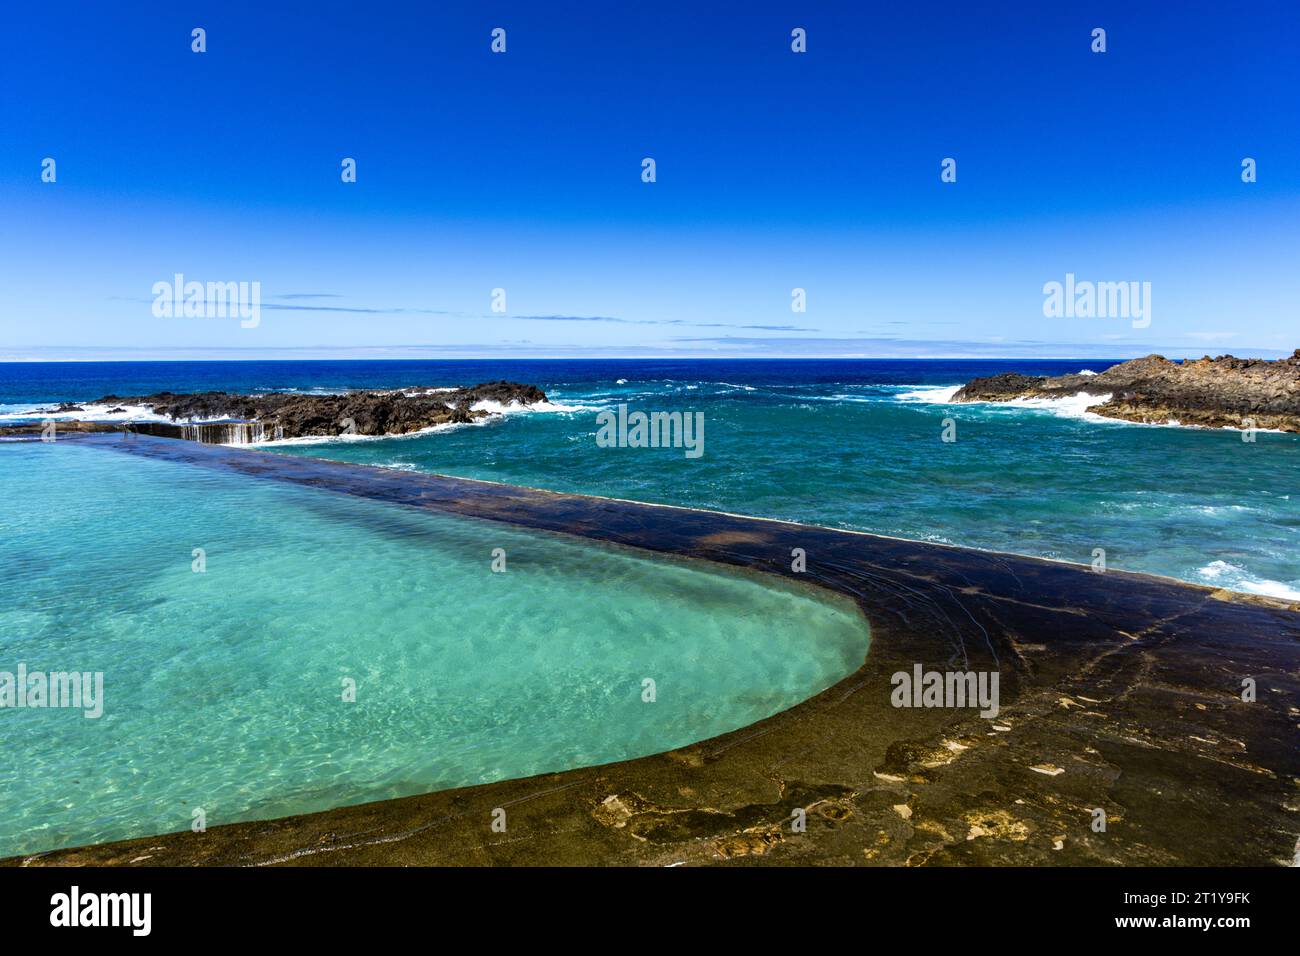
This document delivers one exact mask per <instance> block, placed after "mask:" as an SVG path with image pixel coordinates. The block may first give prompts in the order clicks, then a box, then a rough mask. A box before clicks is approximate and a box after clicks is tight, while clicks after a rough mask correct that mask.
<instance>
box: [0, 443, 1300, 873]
mask: <svg viewBox="0 0 1300 956" xmlns="http://www.w3.org/2000/svg"><path fill="white" fill-rule="evenodd" d="M74 440H77V441H93V442H94V443H95V444H97V445H103V446H105V447H108V448H112V449H113V450H117V451H125V452H129V453H134V454H144V455H149V456H156V457H163V458H168V459H172V460H184V461H189V462H190V463H192V464H196V465H202V466H206V467H216V468H222V469H228V470H232V471H237V472H241V473H245V474H249V475H256V476H258V477H263V478H272V479H275V480H282V481H289V482H293V483H297V484H304V485H310V486H313V487H319V488H326V489H329V490H333V491H338V492H342V493H347V494H356V495H362V496H365V497H370V498H376V499H379V500H386V501H391V502H394V503H398V504H403V505H406V506H411V507H421V508H429V509H433V510H442V511H450V512H454V513H457V514H466V515H470V516H474V517H481V518H488V519H490V520H498V521H505V522H507V523H510V524H514V525H519V526H522V527H527V528H532V529H536V530H544V531H556V532H560V533H563V534H567V535H577V536H579V537H584V538H589V539H591V540H597V541H607V542H610V543H615V544H624V545H629V546H631V547H635V548H638V549H641V550H648V551H654V552H660V553H663V554H669V555H677V556H682V557H689V558H697V559H703V560H707V561H711V562H717V563H722V564H726V565H731V566H733V567H740V568H745V569H748V570H752V571H759V572H764V573H768V574H778V575H781V576H783V577H785V578H787V579H789V580H791V581H792V582H797V583H804V584H816V585H818V586H820V587H823V588H827V589H829V590H831V591H833V592H835V593H836V594H839V595H843V596H847V597H849V598H851V599H852V600H853V601H854V603H855V604H856V605H857V606H858V608H859V609H860V611H861V612H862V613H863V615H864V617H865V618H866V619H867V622H868V627H869V632H870V653H869V654H868V656H867V658H866V660H865V661H864V663H863V665H862V666H861V667H859V668H858V670H857V671H855V672H854V673H853V674H851V675H849V676H848V677H846V678H845V679H844V680H842V681H840V682H838V683H836V684H835V685H833V686H832V687H830V688H828V689H827V690H825V691H823V692H822V693H820V694H818V695H816V696H814V697H812V698H811V699H809V700H807V701H805V702H803V703H801V704H798V705H796V706H794V707H793V708H790V709H788V710H785V711H783V712H781V713H779V714H776V715H774V716H772V717H769V718H766V719H764V720H762V721H759V722H758V723H756V724H752V725H750V726H748V727H745V728H742V729H740V730H736V731H733V732H731V733H729V734H725V735H723V736H720V737H716V738H712V739H709V740H705V741H702V742H700V743H697V744H694V745H691V746H688V747H685V748H680V749H677V750H674V751H670V752H668V753H664V754H659V755H655V756H650V757H641V758H636V759H634V760H629V761H624V762H620V763H614V764H604V765H600V766H596V767H587V768H583V769H577V770H570V771H565V772H562V773H556V774H546V775H542V776H539V777H531V778H525V779H517V780H507V781H500V782H497V783H491V784H483V785H479V786H474V787H468V788H463V789H459V790H445V791H439V792H436V793H432V794H426V795H421V796H415V797H404V798H399V799H395V800H387V801H381V802H377V803H369V804H361V805H357V806H351V807H342V808H338V809H335V810H328V811H323V812H320V813H313V814H308V815H304V816H297V817H286V818H281V819H277V820H271V821H260V822H250V823H241V824H230V825H226V826H219V827H212V828H211V829H209V830H208V831H207V832H206V833H202V834H195V833H190V832H182V833H174V834H168V835H164V836H157V837H147V838H141V839H133V840H127V841H121V842H117V843H108V844H99V845H95V846H90V847H82V848H74V849H67V850H58V851H53V852H50V853H45V854H39V855H36V856H28V857H16V858H12V859H10V860H7V861H3V862H4V863H6V864H8V865H40V864H88V865H113V864H136V865H151V866H153V865H195V864H210V865H236V866H248V865H251V866H260V865H284V864H295V863H296V864H306V865H335V864H349V865H372V864H380V865H410V864H415V865H486V864H491V865H498V864H516V865H528V864H658V865H672V864H678V863H687V864H695V863H716V862H723V861H744V862H763V863H776V864H801V863H831V864H851V863H875V864H909V865H915V864H925V863H929V864H1022V865H1023V864H1053V863H1060V864H1073V865H1092V864H1109V863H1124V864H1144V863H1145V864H1155V865H1162V864H1189V865H1210V864H1214V865H1236V864H1241V865H1266V864H1272V863H1279V864H1280V863H1286V862H1290V861H1291V860H1292V858H1293V856H1294V853H1295V846H1296V837H1297V834H1300V815H1298V814H1297V813H1296V812H1295V811H1296V809H1300V790H1298V789H1297V781H1298V780H1300V755H1298V754H1297V751H1296V748H1295V747H1294V744H1293V739H1294V732H1295V724H1296V721H1297V716H1296V714H1297V713H1300V711H1297V710H1296V709H1295V708H1296V707H1297V704H1298V703H1300V613H1297V610H1296V608H1295V607H1294V606H1288V605H1286V604H1285V603H1284V602H1277V601H1271V600H1267V599H1264V600H1260V599H1250V598H1248V597H1247V596H1244V595H1237V594H1235V593H1232V592H1219V591H1213V590H1212V589H1209V588H1205V587H1202V586H1197V585H1190V584H1183V583H1181V582H1176V581H1172V580H1169V579H1163V578H1157V577H1153V576H1149V575H1140V574H1131V573H1125V572H1116V571H1112V572H1108V573H1106V574H1095V573H1093V572H1091V571H1090V570H1086V569H1084V568H1080V567H1078V566H1074V565H1069V564H1064V563H1060V562H1050V561H1046V560H1041V559H1035V558H1027V557H1019V556H1015V555H1006V554H1000V553H994V552H985V551H973V550H967V549H962V548H955V547H953V546H941V545H932V544H926V543H923V542H911V541H905V540H902V539H895V538H885V537H881V536H876V535H870V534H864V533H861V532H848V531H838V530H836V529H830V528H819V527H812V526H805V525H797V524H792V523H789V522H781V521H773V520H771V519H751V518H745V517H743V516H738V515H728V514H724V513H721V512H702V511H694V510H690V509H682V508H675V507H673V506H671V505H660V504H641V503H638V502H628V501H621V500H617V499H605V498H588V497H584V496H580V495H571V494H560V493H555V492H547V491H541V490H537V489H523V488H516V487H514V486H508V485H494V484H492V483H490V482H476V481H472V480H468V479H456V478H447V477H444V476H435V475H421V474H414V473H408V472H392V471H386V470H384V469H376V468H371V467H368V466H360V465H349V464H342V463H336V462H328V461H323V460H320V459H311V458H296V457H290V456H281V455H275V454H273V453H265V452H256V451H250V450H245V449H232V448H221V447H214V446H203V445H196V444H193V443H186V442H175V441H169V440H167V439H150V438H144V437H137V438H133V439H124V438H122V437H121V436H110V435H86V436H78V437H76V438H75V439H74ZM793 548H803V549H804V550H805V551H806V553H807V562H808V570H807V572H806V573H804V574H798V573H796V572H795V571H793V570H791V569H790V554H791V550H792V549H793ZM918 664H919V665H921V666H922V667H923V669H925V670H947V669H960V670H985V671H992V670H997V671H998V672H999V674H1000V675H1001V711H1000V714H999V716H998V718H997V719H994V720H988V719H985V718H981V717H979V716H978V715H976V714H975V712H974V711H970V710H953V709H924V708H922V709H913V708H895V707H893V706H891V703H890V692H891V690H892V684H891V681H890V677H891V675H892V674H894V673H896V672H899V671H902V672H911V671H912V670H913V668H914V667H915V666H916V665H918ZM1246 677H1250V678H1252V679H1254V680H1255V681H1256V683H1257V686H1258V699H1257V701H1256V702H1255V703H1252V704H1246V703H1243V702H1242V701H1241V700H1240V699H1239V697H1238V694H1239V693H1240V686H1241V681H1242V679H1244V678H1246ZM1000 728H1006V729H1000ZM1160 794H1163V796H1161V795H1160ZM1227 807H1232V808H1233V809H1232V811H1231V813H1228V812H1225V808H1227ZM496 808H504V809H505V810H506V812H507V831H506V832H505V833H495V832H493V831H492V829H491V822H492V811H493V810H494V809H496ZM1097 809H1101V810H1103V811H1105V813H1106V816H1107V820H1108V827H1107V829H1106V831H1105V832H1104V833H1099V832H1095V831H1094V829H1093V821H1094V819H1095V814H1094V811H1095V810H1097ZM797 810H803V811H804V815H805V816H806V820H807V826H806V831H804V832H796V831H795V830H794V829H793V828H792V827H791V820H792V814H794V813H795V811H797Z"/></svg>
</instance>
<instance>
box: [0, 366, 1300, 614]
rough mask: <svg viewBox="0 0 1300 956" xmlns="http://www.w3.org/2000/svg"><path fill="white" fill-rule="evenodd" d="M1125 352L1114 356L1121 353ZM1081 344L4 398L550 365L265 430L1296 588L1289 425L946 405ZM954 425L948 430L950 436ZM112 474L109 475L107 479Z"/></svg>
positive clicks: (332, 449)
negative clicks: (342, 426) (528, 403)
mask: <svg viewBox="0 0 1300 956" xmlns="http://www.w3.org/2000/svg"><path fill="white" fill-rule="evenodd" d="M1116 361H1118V360H1116ZM1111 364H1114V362H1110V361H1098V360H1095V359H1077V360H1051V361H1042V360H1038V361H1035V360H1025V359H1000V360H999V359H994V360H841V359H836V360H643V359H637V360H632V359H628V360H623V359H618V360H581V361H580V360H475V361H456V360H409V361H338V362H330V361H313V362H278V361H271V362H104V363H96V362H76V363H39V364H38V363H22V364H6V365H0V416H3V417H5V418H9V419H20V418H30V417H40V415H41V413H42V408H41V406H43V405H45V404H46V403H50V402H57V401H65V400H79V401H88V400H91V399H94V398H98V397H100V396H101V395H104V394H107V393H116V394H119V395H122V394H140V393H147V392H154V391H161V390H171V391H177V392H187V391H201V390H208V389H224V390H230V391H268V390H293V391H307V392H311V391H316V392H329V391H338V390H345V389H350V388H384V387H394V388H395V387H404V386H450V385H469V384H474V383H476V382H481V381H488V380H494V379H511V380H515V381H520V382H527V383H532V384H536V385H539V386H540V387H542V388H543V389H544V390H545V391H546V393H547V395H548V397H549V399H550V402H549V403H548V404H547V405H546V406H544V407H543V408H542V409H541V410H524V411H508V413H507V414H505V415H503V416H500V417H495V418H492V419H490V420H488V421H487V422H486V423H483V424H475V425H467V426H453V427H448V428H444V429H439V430H437V431H435V432H432V433H427V434H421V435H415V436H408V437H401V438H341V439H330V440H311V441H297V442H292V443H287V444H273V445H268V446H263V448H264V449H265V450H270V451H276V452H280V453H282V454H291V455H313V456H319V457H323V458H331V459H335V460H341V461H350V462H356V463H361V464H367V465H377V466H381V467H385V468H395V469H403V470H408V471H428V472H437V473H443V474H450V475H457V476H462V477H467V478H479V479H486V480H491V481H502V482H509V483H513V484H521V485H527V486H531V487H539V488H548V489H553V490H557V491H568V492H578V493H583V494H593V495H604V496H609V497H617V498H630V499H635V500H641V501H650V502H662V503H669V504H677V505H685V506H690V507H697V508H710V509H718V510H723V511H730V512H736V513H740V514H747V515H756V516H761V517H769V518H781V519H788V520H792V521H801V522H807V523H812V524H819V525H826V526H830V527H835V528H846V529H854V530H861V531H871V532H876V533H880V534H887V535H895V536H899V537H904V538H912V539H918V540H924V541H933V542H941V543H945V544H954V545H963V546H967V547H975V548H987V549H994V550H999V551H1011V552H1017V553H1021V554H1028V555H1036V556H1041V557H1047V558H1054V559H1058V560H1064V561H1072V562H1078V563H1083V564H1089V563H1093V562H1094V561H1096V560H1098V559H1099V556H1104V560H1105V562H1106V566H1107V567H1110V568H1122V569H1126V570H1132V571H1145V572H1150V573H1155V574H1163V575H1169V576H1172V577H1175V578H1179V579H1182V580H1185V581H1191V582H1194V583H1198V584H1208V585H1213V586H1218V587H1225V588H1231V589H1235V590H1241V591H1246V592H1251V593H1256V594H1266V595H1273V596H1278V597H1284V598H1290V599H1293V600H1300V436H1298V435H1293V434H1291V435H1284V434H1272V433H1260V434H1258V435H1257V436H1256V441H1254V442H1244V441H1242V437H1241V435H1240V433H1238V432H1236V431H1231V430H1226V429H1224V430H1207V429H1194V428H1182V427H1177V426H1147V425H1135V424H1130V423H1125V422H1117V421H1111V420H1106V419H1101V418H1099V417H1097V416H1094V415H1090V414H1088V413H1086V411H1085V410H1084V407H1085V405H1086V402H1084V401H1076V400H1062V401H1054V402H1045V401H1040V402H1025V403H1019V404H1015V405H954V404H951V403H950V402H949V399H950V398H951V395H952V392H953V391H954V390H955V388H956V387H957V386H958V385H960V384H962V383H964V382H966V381H968V380H969V379H971V378H974V377H976V376H982V375H990V374H994V373H997V372H1002V371H1018V372H1023V373H1026V374H1039V375H1056V374H1061V373H1064V372H1078V371H1081V370H1083V369H1091V370H1093V371H1101V370H1102V369H1104V368H1106V367H1108V366H1109V365H1111ZM620 405H626V406H627V407H628V410H629V411H638V410H639V411H644V412H647V413H650V412H656V411H658V412H678V411H679V412H683V413H696V414H699V415H702V421H703V423H704V442H703V446H702V447H703V454H701V455H700V456H699V457H687V456H686V455H684V454H683V451H682V449H680V448H630V447H603V446H602V444H601V443H599V442H598V441H597V433H598V430H599V426H598V422H597V415H598V414H599V413H600V412H601V411H603V410H616V409H617V408H618V406H620ZM945 432H947V434H948V436H949V437H951V438H953V439H954V440H952V441H944V440H943V437H944V434H945ZM104 492H105V493H106V494H112V493H113V490H112V489H111V488H105V489H104Z"/></svg>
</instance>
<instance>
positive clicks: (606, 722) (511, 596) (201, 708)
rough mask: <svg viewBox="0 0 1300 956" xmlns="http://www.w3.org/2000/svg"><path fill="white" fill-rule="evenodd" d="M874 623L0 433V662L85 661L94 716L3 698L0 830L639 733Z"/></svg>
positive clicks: (632, 560)
mask: <svg viewBox="0 0 1300 956" xmlns="http://www.w3.org/2000/svg"><path fill="white" fill-rule="evenodd" d="M195 548H201V549H203V551H204V553H205V560H206V570H205V571H204V572H202V573H197V572H195V571H194V570H193V561H194V560H195V559H194V557H193V550H194V549H195ZM496 548H500V549H503V550H504V552H505V561H506V564H505V567H506V571H505V572H504V573H494V572H493V571H492V570H491V565H492V558H493V549H496ZM866 648H867V632H866V625H865V623H864V621H863V620H862V619H861V617H860V616H859V615H858V613H857V612H856V610H855V609H853V608H852V607H851V606H849V605H847V604H845V603H842V602H840V601H839V600H838V599H831V598H828V597H824V596H822V595H821V593H820V592H813V591H810V590H807V591H806V590H802V589H792V588H790V587H787V586H786V585H784V584H781V583H779V582H778V581H777V579H767V578H764V579H761V580H760V579H758V578H755V577H750V576H744V575H741V574H739V573H730V572H728V571H726V570H724V569H720V568H716V567H713V566H711V565H703V564H699V563H693V562H669V561H666V560H660V559H652V558H648V557H646V556H642V555H640V554H638V553H636V552H632V551H627V550H622V549H615V548H610V547H601V546H597V545H591V544H584V543H580V542H578V541H576V540H571V539H567V538H563V537H559V536H547V535H541V534H532V533H524V532H520V531H516V530H511V529H509V528H504V527H502V526H500V525H498V524H494V523H490V522H478V521H473V520H470V519H461V518H454V517H449V516H440V515H431V514H426V513H423V512H417V511H414V510H410V509H404V508H400V507H398V506H394V505H388V504H384V503H380V502H372V501H366V500H362V499H358V498H353V497H349V496H344V495H335V494H332V493H329V492H323V491H315V490H312V489H305V488H299V487H293V486H287V485H281V484H279V483H277V482H271V481H261V480H257V479H250V478H245V477H242V476H237V475H229V474H223V473H220V472H215V471H209V470H207V469H202V468H196V467H192V466H187V465H183V464H176V463H171V462H160V461H153V460H148V459H142V458H136V457H134V456H130V455H125V454H120V453H115V452H112V451H106V450H102V449H94V448H88V447H85V446H78V445H77V443H76V442H75V441H67V442H55V443H53V444H42V443H23V444H19V443H5V444H0V671H9V672H11V673H12V672H16V670H17V667H18V665H19V663H25V664H26V666H27V668H28V670H29V671H35V670H43V671H63V670H77V671H90V672H94V671H102V672H103V675H104V678H103V680H104V712H103V716H102V717H99V718H98V719H88V718H86V717H85V716H84V715H83V713H82V711H80V710H58V709H33V708H26V709H8V708H6V709H3V710H0V749H2V750H3V752H4V753H5V755H6V759H5V761H4V762H3V764H0V794H2V795H3V802H2V803H0V856H4V855H9V854H16V853H29V852H36V851H41V850H46V849H51V848H55V847H61V846H68V845H76V844H84V843H90V842H100V841H105V840H113V839H118V838H124V837H130V836H139V835H145V834H152V833H159V832H165V831H173V830H182V829H187V828H189V827H190V825H191V822H192V819H193V812H194V810H195V809H196V808H201V809H202V810H203V813H204V814H205V817H206V823H207V825H208V826H214V825H216V824H220V823H227V822H232V821H238V820H250V819H265V818H272V817H278V816H284V815H288V814H295V813H302V812H308V811H313V810H322V809H326V808H329V807H335V806H339V805H343V804H352V803H360V802H365V801H370V800H378V799H383V798H388V797H397V796H404V795H410V794H416V793H425V792H429V791H433V790H439V789H444V788H448V787H456V786H462V785H467V784H474V783H480V782H485V781H490V780H497V779H502V778H508V777H522V776H527V775H530V774H535V773H539V772H543V771H553V770H560V769H565V768H569V767H574V766H579V765H590V764H598V763H603V762H608V761H612V760H618V759H623V758H628V757H635V756H640V755H644V754H649V753H655V752H659V751H662V750H665V749H669V748H672V747H676V746H680V745H684V744H687V743H690V742H693V741H696V740H700V739H703V738H707V737H710V736H713V735H716V734H719V733H722V732H725V731H728V730H732V729H735V728H738V727H742V726H744V725H747V724H749V723H752V722H753V721H755V720H758V719H760V718H762V717H765V716H767V715H770V714H773V713H776V712H779V711H781V710H783V709H785V708H787V707H789V706H791V705H793V704H795V703H797V702H798V701H801V700H804V699H806V698H807V697H809V696H811V695H812V694H814V693H816V692H817V691H819V690H822V689H824V688H825V687H828V686H830V685H831V684H833V683H834V682H835V681H837V680H839V679H840V678H841V677H843V676H845V675H846V674H848V673H851V672H852V671H853V670H854V669H855V668H856V667H857V666H858V665H859V664H860V663H861V662H862V660H863V658H864V656H865V654H866ZM647 678H649V679H652V680H654V682H655V697H656V699H655V700H654V702H653V703H647V702H645V701H643V693H644V688H645V685H644V683H643V682H644V681H645V679H647ZM345 679H351V680H354V681H355V684H356V699H355V702H345V701H344V700H343V692H344V686H343V681H344V680H345Z"/></svg>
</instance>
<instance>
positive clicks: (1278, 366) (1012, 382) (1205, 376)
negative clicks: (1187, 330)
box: [953, 349, 1300, 432]
mask: <svg viewBox="0 0 1300 956" xmlns="http://www.w3.org/2000/svg"><path fill="white" fill-rule="evenodd" d="M1080 392H1082V393H1084V394H1087V395H1094V396H1096V397H1097V404H1095V405H1092V406H1089V408H1088V411H1090V412H1095V413H1096V414H1098V415H1104V416H1106V417H1108V418H1122V419H1125V420H1126V421H1133V422H1149V423H1167V422H1177V423H1179V424H1182V425H1203V426H1207V427H1212V428H1222V427H1229V428H1270V429H1279V430H1281V431H1289V432H1300V349H1296V351H1295V353H1294V354H1293V355H1291V356H1290V357H1289V358H1284V359H1277V360H1269V359H1240V358H1236V357H1235V356H1232V355H1221V356H1219V357H1218V358H1210V357H1209V356H1208V355H1207V356H1205V357H1204V358H1200V359H1189V360H1187V361H1184V362H1172V361H1170V360H1169V359H1167V358H1165V357H1164V356H1161V355H1148V356H1146V357H1144V358H1139V359H1133V360H1132V361H1129V362H1121V363H1120V364H1119V365H1115V366H1112V367H1111V368H1108V369H1106V371H1104V372H1101V373H1099V374H1096V375H1083V374H1074V375H1055V376H1034V375H1020V374H1017V373H1015V372H1004V373H1002V374H1000V375H991V376H988V377H986V378H977V379H973V380H972V381H970V382H968V383H967V384H966V385H964V386H962V387H961V388H960V389H958V390H957V393H956V394H955V395H954V396H953V401H954V402H1005V401H1011V400H1013V399H1017V398H1065V397H1069V396H1072V395H1077V394H1079V393H1080Z"/></svg>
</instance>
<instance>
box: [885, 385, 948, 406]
mask: <svg viewBox="0 0 1300 956" xmlns="http://www.w3.org/2000/svg"><path fill="white" fill-rule="evenodd" d="M960 388H961V386H960V385H918V386H914V387H909V390H908V391H906V392H899V393H898V394H897V395H895V396H894V400H895V401H898V402H909V403H912V404H922V405H947V404H948V403H949V402H951V401H952V397H953V396H954V395H956V394H957V391H958V390H959V389H960Z"/></svg>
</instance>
